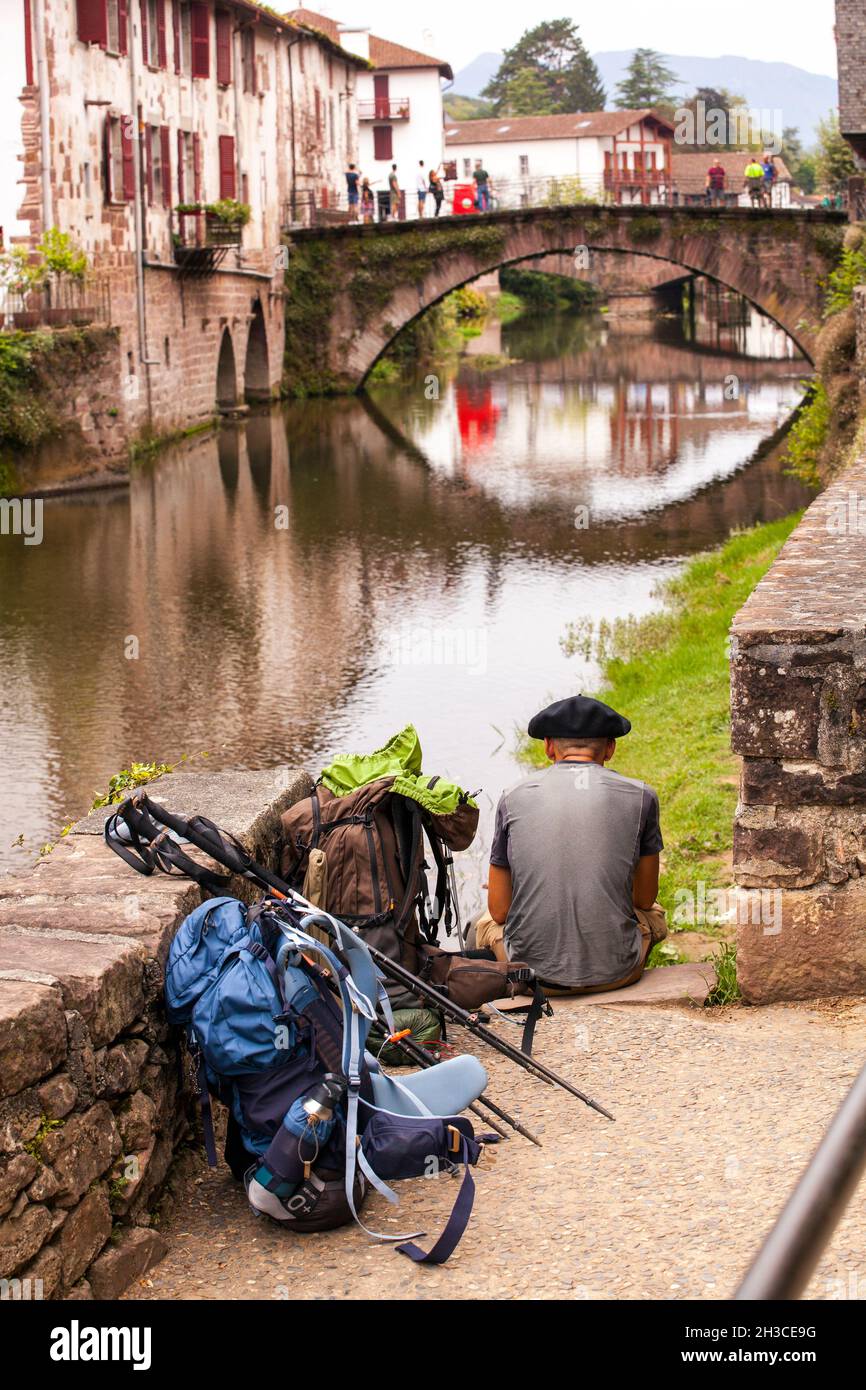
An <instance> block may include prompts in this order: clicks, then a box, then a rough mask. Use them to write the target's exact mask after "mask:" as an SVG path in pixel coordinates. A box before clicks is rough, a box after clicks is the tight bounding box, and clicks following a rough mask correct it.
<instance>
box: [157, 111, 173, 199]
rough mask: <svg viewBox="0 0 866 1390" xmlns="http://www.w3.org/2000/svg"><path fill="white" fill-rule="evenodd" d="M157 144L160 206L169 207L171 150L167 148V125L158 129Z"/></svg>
mask: <svg viewBox="0 0 866 1390" xmlns="http://www.w3.org/2000/svg"><path fill="white" fill-rule="evenodd" d="M159 143H160V147H161V154H162V205H163V207H165V208H170V207H171V150H170V148H169V129H168V126H167V125H161V126H160V128H159Z"/></svg>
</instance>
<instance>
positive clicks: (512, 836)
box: [490, 762, 662, 987]
mask: <svg viewBox="0 0 866 1390" xmlns="http://www.w3.org/2000/svg"><path fill="white" fill-rule="evenodd" d="M661 849H662V837H661V830H660V828H659V803H658V797H657V796H656V794H655V792H654V791H653V790H652V788H651V787H648V786H647V785H646V783H644V782H639V781H636V780H634V779H633V778H630V777H621V776H620V774H619V773H618V772H613V771H612V770H611V769H609V768H606V767H602V766H601V765H600V764H599V763H579V762H559V763H554V764H553V765H552V766H551V767H549V768H546V769H545V770H544V771H543V772H539V773H537V774H536V775H534V776H532V777H528V778H526V779H525V780H524V781H522V782H518V784H517V786H515V787H512V788H511V789H510V791H507V792H504V793H503V795H502V797H501V798H500V801H499V806H498V807H497V811H496V827H495V830H494V834H493V843H492V845H491V848H490V862H491V864H494V865H497V866H499V867H500V868H506V869H510V870H511V882H512V899H511V907H510V908H509V912H508V920H507V921H506V923H505V946H506V950H507V951H508V955H509V957H510V958H511V959H512V960H523V961H526V963H527V965H530V966H532V968H533V970H534V971H535V973H536V974H537V975H538V977H539V979H541V980H547V981H548V983H550V984H558V985H566V986H572V987H573V986H576V985H603V984H609V983H610V982H611V981H613V980H619V979H621V978H622V977H623V976H624V975H626V974H628V972H629V971H630V970H632V969H634V967H635V966H636V965H637V963H638V960H639V958H640V951H641V934H640V928H639V927H638V924H637V918H636V917H635V912H634V899H633V896H632V880H633V877H634V870H635V866H636V865H637V861H638V859H640V858H641V856H642V855H645V854H658V852H659V851H660V850H661Z"/></svg>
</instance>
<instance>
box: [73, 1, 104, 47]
mask: <svg viewBox="0 0 866 1390" xmlns="http://www.w3.org/2000/svg"><path fill="white" fill-rule="evenodd" d="M77 8H78V37H79V38H80V40H81V42H82V43H98V44H99V46H100V47H101V48H107V47H108V5H107V4H106V0H77Z"/></svg>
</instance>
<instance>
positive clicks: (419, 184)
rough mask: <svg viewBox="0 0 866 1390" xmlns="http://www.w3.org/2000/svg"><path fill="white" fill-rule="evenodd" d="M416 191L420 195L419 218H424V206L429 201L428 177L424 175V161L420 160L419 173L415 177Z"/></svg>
mask: <svg viewBox="0 0 866 1390" xmlns="http://www.w3.org/2000/svg"><path fill="white" fill-rule="evenodd" d="M415 190H416V192H417V194H418V216H419V217H423V216H424V204H425V203H426V201H427V175H426V174H425V173H424V161H423V159H419V160H418V173H417V175H416V177H415Z"/></svg>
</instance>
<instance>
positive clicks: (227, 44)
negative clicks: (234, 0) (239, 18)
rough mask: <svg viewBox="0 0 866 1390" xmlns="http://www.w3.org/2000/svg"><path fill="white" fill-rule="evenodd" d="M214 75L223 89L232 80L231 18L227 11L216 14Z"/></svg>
mask: <svg viewBox="0 0 866 1390" xmlns="http://www.w3.org/2000/svg"><path fill="white" fill-rule="evenodd" d="M216 74H217V82H219V83H221V84H222V86H223V87H227V86H228V85H229V83H230V82H231V80H232V17H231V15H230V14H229V13H228V11H227V10H217V12H216Z"/></svg>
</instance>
